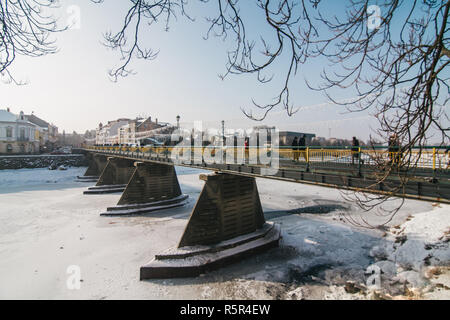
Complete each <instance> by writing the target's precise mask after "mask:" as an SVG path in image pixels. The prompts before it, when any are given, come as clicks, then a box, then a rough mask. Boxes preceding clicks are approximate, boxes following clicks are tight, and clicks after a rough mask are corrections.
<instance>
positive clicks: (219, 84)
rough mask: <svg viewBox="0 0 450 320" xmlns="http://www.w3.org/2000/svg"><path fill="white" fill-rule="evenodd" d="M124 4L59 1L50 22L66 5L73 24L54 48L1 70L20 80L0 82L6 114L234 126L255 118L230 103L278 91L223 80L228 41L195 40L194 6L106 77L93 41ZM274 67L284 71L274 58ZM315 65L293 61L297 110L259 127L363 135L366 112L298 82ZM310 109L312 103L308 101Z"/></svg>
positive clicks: (106, 63)
mask: <svg viewBox="0 0 450 320" xmlns="http://www.w3.org/2000/svg"><path fill="white" fill-rule="evenodd" d="M128 2H129V1H108V0H106V1H105V3H103V4H101V5H99V4H94V3H92V2H90V1H89V0H77V1H76V0H63V1H61V6H62V7H61V10H60V14H61V18H60V23H61V24H64V23H66V22H67V21H68V19H69V16H70V15H69V14H68V13H67V9H68V8H69V7H70V6H71V5H76V6H78V7H79V9H80V18H81V19H80V28H79V29H72V30H69V31H66V32H64V33H60V34H58V35H57V45H58V48H59V52H58V53H57V54H54V55H49V56H45V57H40V58H27V57H18V58H17V60H16V62H15V64H14V66H13V68H12V69H11V71H12V72H13V74H14V75H15V77H17V78H19V79H21V80H27V81H28V82H29V83H28V84H27V85H25V86H15V85H11V84H10V85H6V84H3V83H0V108H6V107H9V108H11V110H12V111H13V112H15V113H19V112H20V111H21V110H23V111H24V112H25V113H31V112H32V111H34V113H35V114H36V115H37V116H39V117H41V118H43V119H45V120H47V121H49V122H52V123H54V124H56V125H57V126H58V127H59V128H60V131H61V132H62V130H63V129H64V130H65V131H66V132H72V131H73V130H75V131H77V132H79V133H82V132H84V131H85V130H88V129H94V128H96V127H97V125H98V124H99V123H100V122H103V123H105V122H107V121H108V120H113V119H116V118H119V117H129V118H133V117H136V116H138V115H146V116H152V117H154V118H158V119H159V120H160V121H164V122H172V123H175V121H176V120H175V118H176V116H177V115H180V116H181V121H182V122H183V121H189V122H190V121H198V120H203V121H208V122H209V123H210V124H214V123H217V126H218V127H219V126H220V121H221V120H225V121H226V123H227V127H235V128H239V127H250V126H252V125H254V124H258V125H259V124H261V123H254V122H253V123H252V122H250V121H248V120H246V118H245V116H244V115H243V114H242V112H241V110H240V108H241V107H249V106H251V99H252V98H255V99H256V100H257V101H260V102H268V101H269V99H270V98H272V97H274V96H275V95H276V94H277V92H278V90H279V86H278V84H277V82H276V80H277V78H276V77H275V81H274V82H273V83H271V84H266V85H264V86H262V85H261V84H259V83H258V82H257V81H256V78H255V77H254V76H248V75H244V76H242V75H240V76H231V77H229V78H227V79H225V80H224V81H223V80H221V79H220V78H219V77H218V74H220V73H223V71H224V70H225V62H226V51H227V49H229V43H227V42H223V41H222V40H220V39H217V38H212V39H209V40H207V41H206V40H204V39H203V37H204V35H205V33H206V30H207V27H208V24H207V23H206V22H205V20H204V16H205V15H207V13H208V10H210V8H209V9H208V8H205V10H203V11H199V10H196V8H198V6H197V5H195V6H194V8H193V10H191V13H192V16H194V17H195V18H196V22H190V21H188V20H186V19H185V18H183V17H180V18H179V19H178V21H175V23H172V25H171V29H170V30H169V32H166V31H164V26H163V25H162V24H161V25H156V26H154V27H152V28H153V30H152V31H150V32H147V33H145V34H142V35H144V36H145V41H146V42H147V43H148V44H149V46H150V47H152V48H153V49H155V50H159V51H160V53H159V56H158V58H157V59H156V60H153V61H134V62H133V63H132V68H133V69H134V70H135V71H136V72H137V74H136V75H133V76H129V77H127V78H126V79H120V80H119V82H117V83H113V82H111V80H110V79H109V78H108V70H109V69H111V68H112V67H114V66H116V65H117V64H118V63H119V55H118V53H117V52H111V51H109V50H108V49H106V48H105V47H104V46H102V44H101V42H102V34H103V32H105V31H107V30H113V31H116V30H117V29H118V28H119V27H120V26H121V24H120V23H121V22H122V21H123V16H124V14H125V12H126V9H127V6H128ZM279 67H280V70H284V69H283V65H282V64H281V65H280V66H279ZM323 67H324V66H323V65H320V64H319V63H318V62H316V63H315V64H312V65H308V66H307V67H301V69H300V70H299V72H298V76H297V77H296V78H295V80H294V81H293V82H292V84H291V92H293V98H294V102H295V105H296V106H298V107H305V108H304V109H302V112H300V113H297V114H296V115H294V116H293V117H291V118H289V117H288V116H287V115H286V114H285V112H283V111H281V110H280V109H278V110H276V112H274V113H273V114H272V115H271V116H270V117H269V118H268V119H267V120H266V121H264V122H263V123H264V124H267V125H276V126H277V127H279V128H280V129H281V130H295V131H302V132H310V133H316V134H317V135H318V136H325V137H329V135H330V133H331V136H333V137H343V138H351V137H352V136H354V135H356V136H358V137H360V138H361V139H363V140H366V139H368V136H369V133H370V128H371V127H375V126H376V120H374V119H372V118H370V117H369V116H368V113H352V114H349V113H347V112H345V111H344V110H342V107H339V106H334V105H326V104H325V105H324V104H323V103H325V102H327V99H326V98H325V96H324V95H323V94H321V93H318V92H311V91H310V90H309V89H308V88H307V87H306V85H305V82H304V78H305V76H308V77H309V78H312V79H314V78H315V77H316V79H317V77H318V75H319V72H320V71H321V70H322V68H323ZM342 97H348V95H347V96H346V93H343V94H342ZM314 105H318V106H317V107H314V108H313V107H309V106H314ZM278 111H281V112H278Z"/></svg>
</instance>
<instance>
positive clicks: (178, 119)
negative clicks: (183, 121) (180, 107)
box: [177, 115, 181, 129]
mask: <svg viewBox="0 0 450 320" xmlns="http://www.w3.org/2000/svg"><path fill="white" fill-rule="evenodd" d="M180 118H181V117H180V116H179V115H178V116H177V129H180Z"/></svg>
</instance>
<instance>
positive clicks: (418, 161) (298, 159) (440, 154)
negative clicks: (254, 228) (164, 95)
mask: <svg viewBox="0 0 450 320" xmlns="http://www.w3.org/2000/svg"><path fill="white" fill-rule="evenodd" d="M88 148H89V149H92V150H98V151H103V152H107V153H108V154H117V155H124V156H130V157H154V158H165V159H167V158H170V157H171V155H172V153H174V152H177V153H178V156H180V157H182V156H183V155H187V154H189V153H190V154H191V159H192V160H193V161H194V160H197V161H203V160H204V158H205V157H206V156H208V155H211V156H213V157H214V156H215V155H216V153H218V152H222V154H223V159H226V158H227V156H228V159H230V152H231V153H232V159H237V160H238V162H239V161H242V163H247V161H248V159H257V160H259V159H260V158H261V157H262V156H263V155H264V156H270V155H271V154H272V153H274V154H275V153H276V154H277V155H278V156H279V161H280V165H281V166H290V165H295V164H305V165H307V166H309V167H311V168H313V167H315V166H321V167H322V166H324V167H327V166H328V167H332V166H336V165H338V166H343V167H345V166H348V167H353V166H355V165H358V166H363V165H364V166H380V165H383V164H390V163H402V164H404V165H405V164H406V165H409V166H411V167H417V168H424V169H433V170H449V169H450V152H445V150H444V149H437V148H433V149H425V150H412V151H411V152H410V153H409V154H408V158H406V156H405V153H402V152H389V151H388V150H386V149H384V150H383V149H378V150H373V149H362V148H358V150H357V151H356V150H355V149H353V150H352V149H337V148H326V147H324V148H310V147H305V148H304V149H293V148H292V147H277V148H272V147H270V146H264V147H252V146H250V147H234V148H233V147H214V146H206V147H167V146H155V147H119V146H95V147H88ZM200 158H201V159H200ZM251 163H252V164H255V163H254V162H251ZM256 164H260V163H259V162H258V161H256Z"/></svg>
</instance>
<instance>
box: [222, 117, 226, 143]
mask: <svg viewBox="0 0 450 320" xmlns="http://www.w3.org/2000/svg"><path fill="white" fill-rule="evenodd" d="M224 145H225V120H222V147H223V146H224Z"/></svg>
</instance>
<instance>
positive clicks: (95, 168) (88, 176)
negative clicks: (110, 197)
mask: <svg viewBox="0 0 450 320" xmlns="http://www.w3.org/2000/svg"><path fill="white" fill-rule="evenodd" d="M86 157H87V159H88V162H89V167H88V168H87V170H86V172H85V173H84V175H83V176H78V177H77V180H78V181H81V182H96V181H97V180H98V179H99V177H100V175H101V174H102V172H103V170H104V169H105V167H106V164H107V160H108V159H107V157H106V156H104V155H102V154H94V153H87V154H86Z"/></svg>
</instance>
